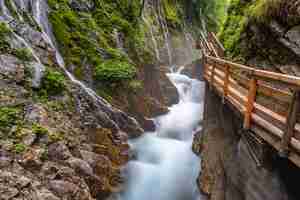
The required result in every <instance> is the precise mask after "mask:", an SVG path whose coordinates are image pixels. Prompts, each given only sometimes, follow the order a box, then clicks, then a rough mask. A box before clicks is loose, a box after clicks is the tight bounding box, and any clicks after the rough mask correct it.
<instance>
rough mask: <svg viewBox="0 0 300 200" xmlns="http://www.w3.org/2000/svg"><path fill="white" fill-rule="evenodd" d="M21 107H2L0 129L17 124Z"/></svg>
mask: <svg viewBox="0 0 300 200" xmlns="http://www.w3.org/2000/svg"><path fill="white" fill-rule="evenodd" d="M18 114H19V109H17V108H10V107H0V130H5V129H7V128H9V127H11V126H13V125H15V124H16V121H17V119H18Z"/></svg>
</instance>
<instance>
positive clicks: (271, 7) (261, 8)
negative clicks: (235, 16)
mask: <svg viewBox="0 0 300 200" xmlns="http://www.w3.org/2000/svg"><path fill="white" fill-rule="evenodd" d="M283 3H285V2H284V1H282V0H257V1H255V2H254V3H253V4H252V5H251V6H249V8H248V10H247V11H248V13H249V16H250V17H251V18H253V19H255V20H256V21H258V22H262V23H264V22H268V20H270V19H271V18H272V17H275V16H276V15H277V14H278V12H279V10H280V7H281V5H282V4H283Z"/></svg>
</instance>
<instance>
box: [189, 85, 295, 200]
mask: <svg viewBox="0 0 300 200" xmlns="http://www.w3.org/2000/svg"><path fill="white" fill-rule="evenodd" d="M206 89H207V90H206V96H205V109H204V110H205V113H204V122H203V131H201V132H200V133H198V134H197V135H196V137H195V138H194V144H193V150H194V151H195V152H196V153H198V152H200V154H201V166H202V170H201V172H200V175H199V178H198V184H199V187H200V189H201V191H202V192H204V193H205V194H208V196H209V199H213V200H224V199H231V200H241V199H255V200H264V199H276V200H286V199H290V198H292V197H291V196H290V194H289V193H288V192H287V190H286V185H285V183H284V182H283V179H282V178H281V176H280V174H279V171H278V165H277V164H278V163H275V162H274V161H273V160H272V159H269V158H272V157H274V156H275V157H276V154H272V151H270V149H269V147H267V146H262V145H261V143H259V144H258V143H257V144H255V145H254V144H252V147H253V148H255V149H256V150H258V149H264V150H263V151H261V152H263V153H262V154H256V156H258V158H259V160H264V162H263V165H262V166H261V167H258V166H257V163H256V162H255V161H254V159H253V157H251V152H250V149H249V146H247V143H246V142H247V140H246V139H245V138H244V137H243V136H242V138H241V136H240V135H239V132H240V130H241V128H242V121H241V120H240V119H239V118H238V117H237V115H236V114H235V113H234V112H233V111H232V110H231V108H229V107H228V106H227V105H225V106H224V105H223V104H222V100H221V98H220V97H218V96H217V94H215V93H214V92H211V91H209V90H208V88H206ZM243 134H248V133H247V132H243ZM250 135H251V134H250ZM266 152H270V154H268V153H266ZM269 166H272V167H269Z"/></svg>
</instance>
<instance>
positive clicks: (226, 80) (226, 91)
mask: <svg viewBox="0 0 300 200" xmlns="http://www.w3.org/2000/svg"><path fill="white" fill-rule="evenodd" d="M229 72H230V71H229V65H225V78H224V87H223V91H224V94H223V103H224V102H225V101H224V100H225V98H226V96H227V94H228V85H229Z"/></svg>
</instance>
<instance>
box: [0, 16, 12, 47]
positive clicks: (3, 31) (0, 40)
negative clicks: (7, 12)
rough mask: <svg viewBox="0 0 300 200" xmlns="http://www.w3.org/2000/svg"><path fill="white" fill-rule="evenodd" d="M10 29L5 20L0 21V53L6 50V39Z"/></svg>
mask: <svg viewBox="0 0 300 200" xmlns="http://www.w3.org/2000/svg"><path fill="white" fill-rule="evenodd" d="M11 33H12V31H11V29H10V28H9V27H8V26H7V24H6V23H5V22H0V53H3V52H6V51H7V50H8V49H9V48H10V45H9V43H8V41H7V39H8V37H9V36H10V35H11Z"/></svg>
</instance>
